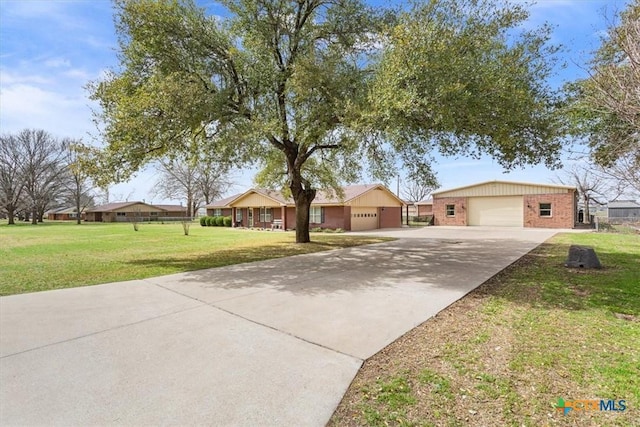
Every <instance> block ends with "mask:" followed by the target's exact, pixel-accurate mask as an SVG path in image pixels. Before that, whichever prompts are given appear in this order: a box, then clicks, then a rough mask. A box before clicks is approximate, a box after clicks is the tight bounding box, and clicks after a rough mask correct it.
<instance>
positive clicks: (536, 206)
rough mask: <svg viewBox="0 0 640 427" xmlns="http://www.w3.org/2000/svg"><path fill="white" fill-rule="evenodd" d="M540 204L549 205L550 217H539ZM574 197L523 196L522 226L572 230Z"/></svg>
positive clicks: (561, 195) (572, 194)
mask: <svg viewBox="0 0 640 427" xmlns="http://www.w3.org/2000/svg"><path fill="white" fill-rule="evenodd" d="M540 203H551V216H550V217H545V216H540ZM574 225H575V196H574V193H573V192H567V193H566V194H527V195H525V196H524V226H525V227H536V228H573V227H574Z"/></svg>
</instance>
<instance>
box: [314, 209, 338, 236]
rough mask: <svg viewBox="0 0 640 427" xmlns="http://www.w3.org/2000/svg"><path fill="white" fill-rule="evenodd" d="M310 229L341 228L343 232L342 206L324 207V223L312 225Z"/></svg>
mask: <svg viewBox="0 0 640 427" xmlns="http://www.w3.org/2000/svg"><path fill="white" fill-rule="evenodd" d="M312 227H322V228H333V229H336V228H342V229H343V230H344V229H345V227H344V206H325V207H324V222H323V223H322V224H313V225H312Z"/></svg>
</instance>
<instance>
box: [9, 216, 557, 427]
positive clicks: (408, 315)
mask: <svg viewBox="0 0 640 427" xmlns="http://www.w3.org/2000/svg"><path fill="white" fill-rule="evenodd" d="M556 231H557V230H523V229H487V228H479V227H474V228H446V227H434V228H425V229H420V230H415V229H409V230H407V229H403V230H388V231H382V232H380V234H382V235H390V236H394V237H399V238H400V240H397V241H394V242H388V243H383V244H377V245H370V246H366V247H359V248H352V249H344V250H335V251H330V252H323V253H316V254H310V255H301V256H295V257H290V258H282V259H277V260H271V261H263V262H255V263H250V264H242V265H236V266H230V267H224V268H217V269H210V270H201V271H195V272H189V273H182V274H175V275H171V276H163V277H157V278H152V279H146V280H136V281H130V282H123V283H112V284H106V285H98V286H92V287H84V288H74V289H64V290H59V291H49V292H40V293H34V294H25V295H15V296H9V297H3V298H0V424H1V425H17V424H21V425H25V424H28V425H33V424H46V425H95V424H100V425H106V424H109V425H110V424H116V425H158V424H169V425H170V424H173V425H202V424H206V425H224V426H229V425H239V426H240V425H243V426H255V425H260V426H289V425H290V426H306V425H309V426H322V425H324V424H325V423H326V422H327V421H328V419H329V418H330V416H331V414H332V413H333V410H334V409H335V407H336V406H337V404H338V403H339V402H340V399H341V398H342V395H343V394H344V392H345V391H346V389H347V387H348V386H349V384H350V382H351V380H352V379H353V377H354V376H355V374H356V372H357V371H358V369H359V368H360V365H361V364H362V361H363V360H364V359H366V358H368V357H370V356H371V355H373V354H375V353H376V352H378V351H379V350H381V349H382V348H384V347H385V346H386V345H387V344H389V343H391V342H392V341H394V340H395V339H397V338H398V337H399V336H401V335H402V334H404V333H405V332H407V331H408V330H410V329H412V328H413V327H415V326H417V325H419V324H420V323H422V322H424V321H425V320H427V319H428V318H430V317H431V316H433V315H435V314H436V313H438V312H439V311H440V310H442V309H443V308H445V307H446V306H448V305H449V304H451V303H452V302H454V301H456V300H457V299H459V298H460V297H462V296H463V295H465V294H466V293H468V292H469V291H471V290H472V289H474V288H475V287H477V286H478V285H480V284H481V283H483V282H484V281H485V280H487V279H488V278H489V277H491V276H493V275H494V274H496V273H497V272H498V271H500V270H501V269H503V268H504V267H506V266H507V265H509V264H510V263H512V262H513V261H515V260H516V259H518V258H519V257H520V256H522V255H523V254H525V253H526V252H528V251H530V250H531V249H533V248H534V247H535V246H537V245H538V244H539V243H541V242H543V241H544V240H546V239H548V238H549V237H551V236H552V235H553V234H555V233H556Z"/></svg>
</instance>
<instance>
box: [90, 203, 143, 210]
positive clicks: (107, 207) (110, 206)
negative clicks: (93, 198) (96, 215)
mask: <svg viewBox="0 0 640 427" xmlns="http://www.w3.org/2000/svg"><path fill="white" fill-rule="evenodd" d="M137 204H143V205H147V204H146V203H144V202H113V203H107V204H105V205H100V206H94V207H92V208H91V209H87V212H111V211H114V210H116V209H120V208H125V207H127V206H132V205H137ZM147 206H150V205H147Z"/></svg>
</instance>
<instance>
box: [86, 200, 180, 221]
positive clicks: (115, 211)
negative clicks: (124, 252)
mask: <svg viewBox="0 0 640 427" xmlns="http://www.w3.org/2000/svg"><path fill="white" fill-rule="evenodd" d="M186 216H187V213H186V209H185V208H184V207H183V206H179V205H150V204H148V203H144V202H116V203H108V204H106V205H101V206H96V207H93V208H90V209H87V211H86V213H85V221H88V222H129V221H133V220H138V221H163V220H167V221H169V220H172V219H177V218H184V217H186Z"/></svg>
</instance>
